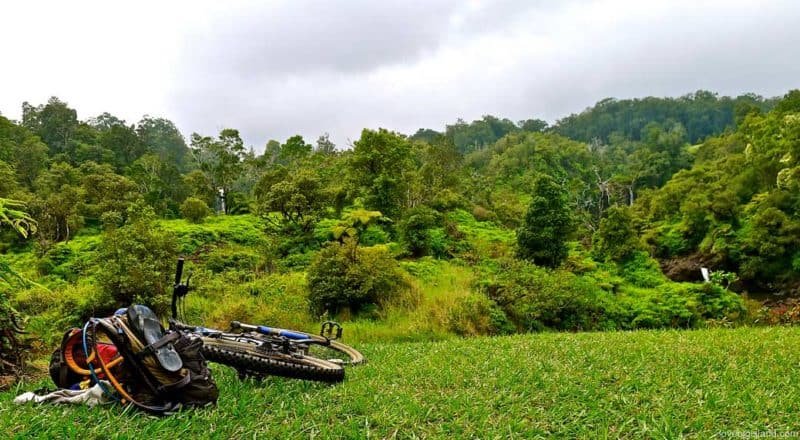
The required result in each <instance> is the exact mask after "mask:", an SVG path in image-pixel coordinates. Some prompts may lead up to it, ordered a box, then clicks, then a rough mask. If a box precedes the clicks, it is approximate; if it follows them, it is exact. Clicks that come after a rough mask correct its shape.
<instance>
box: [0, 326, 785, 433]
mask: <svg viewBox="0 0 800 440" xmlns="http://www.w3.org/2000/svg"><path fill="white" fill-rule="evenodd" d="M359 348H360V349H362V351H363V352H364V353H365V354H366V355H367V357H368V358H369V363H368V364H367V365H365V366H360V367H356V368H352V369H350V370H349V371H348V377H347V380H346V381H345V382H344V383H342V384H339V385H334V386H328V385H323V384H317V383H310V382H301V381H293V380H283V379H279V378H272V379H268V380H266V381H263V382H253V381H247V382H240V381H238V380H237V379H236V377H235V375H234V374H233V373H232V370H229V369H227V368H225V367H221V366H216V365H215V368H214V374H215V376H216V377H217V380H218V383H219V386H220V399H219V402H218V405H217V407H216V408H208V409H203V410H193V411H185V412H183V413H180V414H177V415H174V416H171V417H164V418H155V417H150V416H147V415H144V414H142V413H139V412H136V411H132V410H130V409H129V410H127V411H125V410H123V408H121V407H119V406H113V405H112V406H109V407H101V408H95V409H87V408H82V407H63V406H41V407H35V406H15V405H13V404H12V403H11V400H12V399H13V397H14V396H15V395H16V394H18V393H21V392H23V391H27V390H32V389H36V388H38V387H40V386H44V385H47V381H45V380H42V381H41V382H36V383H24V384H21V385H19V386H18V387H17V388H16V389H12V390H10V391H8V392H5V393H2V394H0V432H5V433H7V434H8V435H7V436H6V438H9V437H10V438H15V437H16V438H28V437H40V438H59V437H68V438H74V437H79V438H83V439H91V438H107V437H131V438H133V437H135V438H198V437H203V438H205V437H215V438H331V437H337V438H394V437H397V438H507V437H509V438H536V437H542V438H545V437H547V438H549V437H562V438H617V437H628V438H676V437H682V436H687V437H695V438H710V437H715V436H716V437H725V436H726V435H727V436H728V437H730V435H740V436H747V435H750V436H754V435H755V433H756V432H763V431H772V432H773V433H776V434H777V435H784V434H787V433H791V432H792V431H800V415H799V414H800V380H797V374H798V371H799V369H800V329H797V328H739V329H734V330H725V329H713V330H697V331H641V332H614V333H581V334H566V333H560V334H539V335H523V336H511V337H498V338H474V339H455V340H450V341H441V342H429V343H398V344H366V345H360V346H359Z"/></svg>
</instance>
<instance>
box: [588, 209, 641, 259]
mask: <svg viewBox="0 0 800 440" xmlns="http://www.w3.org/2000/svg"><path fill="white" fill-rule="evenodd" d="M638 248H639V240H638V239H637V237H636V230H635V228H634V225H633V215H631V211H630V209H629V208H628V207H626V206H612V207H611V208H608V209H607V210H606V212H605V218H603V219H602V220H600V227H599V228H598V230H597V232H596V233H595V234H594V249H595V252H596V253H597V254H598V255H599V256H601V257H604V258H605V259H608V260H613V261H622V260H625V259H627V258H628V257H630V256H631V255H632V254H633V253H634V252H636V250H637V249H638Z"/></svg>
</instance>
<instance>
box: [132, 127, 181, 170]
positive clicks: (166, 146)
mask: <svg viewBox="0 0 800 440" xmlns="http://www.w3.org/2000/svg"><path fill="white" fill-rule="evenodd" d="M136 135H137V136H139V139H140V140H141V142H142V143H143V144H144V145H145V146H146V147H147V148H148V149H149V150H150V151H152V152H153V153H154V154H156V155H158V157H159V158H160V159H161V161H162V162H168V163H170V164H173V165H174V166H175V167H177V168H178V170H180V171H183V172H185V171H186V170H188V169H189V166H190V156H189V154H190V152H189V148H188V147H187V146H186V140H185V139H184V138H183V135H182V134H181V133H180V131H178V128H177V127H176V126H175V124H174V123H173V122H172V121H170V120H169V119H165V118H155V117H152V116H147V115H146V116H144V117H143V118H142V120H141V121H139V123H138V124H136Z"/></svg>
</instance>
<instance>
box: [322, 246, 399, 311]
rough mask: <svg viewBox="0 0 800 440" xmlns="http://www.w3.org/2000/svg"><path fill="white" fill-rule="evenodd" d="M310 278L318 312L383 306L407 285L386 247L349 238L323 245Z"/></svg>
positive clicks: (357, 309)
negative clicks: (364, 244) (342, 241)
mask: <svg viewBox="0 0 800 440" xmlns="http://www.w3.org/2000/svg"><path fill="white" fill-rule="evenodd" d="M307 279H308V289H309V300H310V302H311V308H312V310H313V312H314V313H317V314H321V313H324V312H329V313H338V312H339V311H341V310H343V309H345V308H347V309H350V310H351V311H353V312H358V311H359V310H361V309H362V308H363V307H365V306H367V305H370V304H374V305H379V306H380V305H384V304H386V303H387V302H388V301H389V300H392V299H394V298H396V297H397V296H399V295H400V293H401V291H402V290H404V289H406V288H407V282H406V281H405V278H404V276H403V274H402V271H401V270H400V266H399V265H398V263H397V261H395V260H394V259H393V258H392V257H391V255H390V253H389V250H388V249H387V248H386V246H372V247H360V246H358V243H356V241H355V240H353V239H350V238H348V239H345V241H344V243H339V242H331V243H329V244H328V245H327V246H326V247H325V248H323V249H322V250H321V251H320V252H319V253H318V254H317V256H316V257H315V258H314V260H313V261H312V263H311V266H310V267H309V268H308V275H307Z"/></svg>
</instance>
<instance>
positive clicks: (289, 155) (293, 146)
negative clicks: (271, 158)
mask: <svg viewBox="0 0 800 440" xmlns="http://www.w3.org/2000/svg"><path fill="white" fill-rule="evenodd" d="M311 149H312V147H311V145H309V144H307V143H306V141H305V140H304V139H303V136H300V135H295V136H292V137H290V138H289V139H286V143H285V144H283V145H281V152H280V154H279V155H278V161H279V163H281V164H283V165H289V164H292V163H295V162H297V161H299V160H300V159H303V158H304V157H306V156H308V155H309V154H311Z"/></svg>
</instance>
